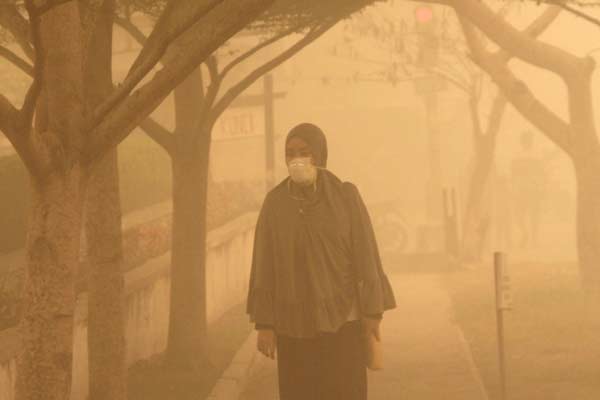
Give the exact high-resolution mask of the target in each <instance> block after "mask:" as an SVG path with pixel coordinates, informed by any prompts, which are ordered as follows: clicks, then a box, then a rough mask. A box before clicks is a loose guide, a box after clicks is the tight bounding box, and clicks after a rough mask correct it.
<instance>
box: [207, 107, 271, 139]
mask: <svg viewBox="0 0 600 400" xmlns="http://www.w3.org/2000/svg"><path fill="white" fill-rule="evenodd" d="M264 134H265V116H264V107H262V106H261V107H239V108H229V109H227V110H226V111H225V112H224V113H223V114H222V115H221V117H220V118H219V119H218V120H217V123H216V124H215V127H214V129H213V140H232V139H244V138H249V137H255V136H264Z"/></svg>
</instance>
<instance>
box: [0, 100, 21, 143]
mask: <svg viewBox="0 0 600 400" xmlns="http://www.w3.org/2000/svg"><path fill="white" fill-rule="evenodd" d="M18 121H19V110H17V109H16V108H15V106H13V105H12V103H11V102H10V101H9V100H8V99H7V98H6V97H5V96H4V95H2V94H0V131H2V132H4V134H5V135H6V137H7V138H8V140H9V141H10V142H11V143H12V144H13V146H14V145H15V143H16V141H17V135H18V129H17V126H18Z"/></svg>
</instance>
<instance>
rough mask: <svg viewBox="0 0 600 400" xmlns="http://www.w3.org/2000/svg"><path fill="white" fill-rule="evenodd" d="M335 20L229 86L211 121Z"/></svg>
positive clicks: (313, 31) (327, 28) (321, 33)
mask: <svg viewBox="0 0 600 400" xmlns="http://www.w3.org/2000/svg"><path fill="white" fill-rule="evenodd" d="M335 23H336V22H327V23H325V24H324V25H322V26H321V27H319V28H314V29H312V30H311V31H309V32H308V33H307V34H306V35H305V36H304V37H303V38H302V39H300V40H299V41H298V42H296V43H295V44H294V45H292V46H290V47H289V48H288V49H286V50H285V51H283V52H282V53H281V54H279V56H277V57H275V58H273V59H272V60H270V61H268V62H266V63H265V64H263V65H262V66H260V67H259V68H257V69H255V70H254V71H252V72H251V73H250V74H248V76H246V77H245V78H244V79H242V80H241V81H240V82H239V83H238V84H237V85H235V86H233V87H232V88H230V89H229V90H228V91H227V92H226V93H225V94H224V95H223V97H221V98H220V99H219V101H218V102H217V104H216V105H215V106H214V108H213V109H212V112H211V122H212V123H214V122H215V121H216V120H217V118H218V117H219V116H220V115H221V114H222V113H223V111H225V109H227V107H229V105H230V104H231V103H232V102H233V101H234V100H235V99H236V98H237V97H238V96H239V95H240V94H241V93H242V92H243V91H244V90H246V89H247V88H248V87H249V86H250V85H252V84H253V83H254V82H256V80H257V79H259V78H260V77H261V76H263V75H265V74H266V73H267V72H269V71H271V70H272V69H273V68H275V67H277V66H279V65H281V64H282V63H283V62H285V61H287V60H288V59H290V58H291V57H292V56H293V55H295V54H296V53H298V52H299V51H300V50H302V49H303V48H305V47H306V46H308V45H309V44H310V43H312V42H313V41H315V40H316V39H317V38H319V37H320V36H321V35H323V34H324V33H325V32H327V31H328V30H329V29H330V28H331V27H332V26H334V25H335Z"/></svg>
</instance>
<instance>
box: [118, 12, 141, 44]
mask: <svg viewBox="0 0 600 400" xmlns="http://www.w3.org/2000/svg"><path fill="white" fill-rule="evenodd" d="M114 18H115V23H116V24H117V25H119V26H120V27H121V28H123V30H125V31H126V32H127V33H129V35H131V37H132V38H133V39H135V41H136V42H138V43H139V44H140V45H142V46H143V45H144V44H145V43H146V39H148V38H147V37H146V35H145V34H144V32H142V31H141V30H140V29H139V28H138V27H137V26H135V24H134V23H133V22H131V21H130V20H128V19H127V18H123V17H120V16H118V15H115V17H114Z"/></svg>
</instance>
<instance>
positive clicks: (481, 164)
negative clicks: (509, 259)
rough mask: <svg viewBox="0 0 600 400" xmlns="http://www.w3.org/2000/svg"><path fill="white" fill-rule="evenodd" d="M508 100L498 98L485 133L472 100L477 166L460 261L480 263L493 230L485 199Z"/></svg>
mask: <svg viewBox="0 0 600 400" xmlns="http://www.w3.org/2000/svg"><path fill="white" fill-rule="evenodd" d="M506 104H507V102H506V99H505V98H504V97H503V96H502V95H498V96H497V97H496V100H495V101H494V104H493V105H492V110H491V113H490V116H489V119H488V123H487V127H486V130H485V133H484V131H483V128H482V126H481V119H480V118H479V107H478V101H477V100H476V98H471V100H470V104H469V106H470V107H469V108H470V113H471V119H472V121H473V133H474V135H473V141H474V153H475V154H474V160H475V162H474V165H473V172H472V176H471V179H470V181H469V191H468V195H467V196H468V197H467V204H466V208H465V216H464V223H463V236H462V250H461V258H462V260H463V261H465V262H467V263H477V262H479V261H481V257H482V254H483V250H484V247H485V239H486V237H487V235H488V233H489V230H490V224H491V209H490V202H489V201H487V199H486V192H487V191H489V189H490V187H489V179H490V175H491V172H492V168H493V166H494V158H495V156H496V154H495V153H496V138H497V137H498V131H499V130H500V125H501V122H502V117H503V115H504V111H505V109H506Z"/></svg>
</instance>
